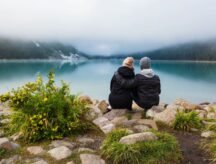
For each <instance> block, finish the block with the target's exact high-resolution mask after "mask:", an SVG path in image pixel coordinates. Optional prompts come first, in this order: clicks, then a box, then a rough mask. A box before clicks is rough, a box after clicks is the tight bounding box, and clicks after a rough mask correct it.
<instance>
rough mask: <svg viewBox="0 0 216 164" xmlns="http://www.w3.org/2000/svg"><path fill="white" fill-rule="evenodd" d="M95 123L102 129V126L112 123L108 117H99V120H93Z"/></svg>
mask: <svg viewBox="0 0 216 164" xmlns="http://www.w3.org/2000/svg"><path fill="white" fill-rule="evenodd" d="M93 123H94V124H95V125H97V126H99V127H102V126H104V125H107V124H108V123H110V121H109V120H108V119H107V118H106V117H99V118H97V119H95V120H93Z"/></svg>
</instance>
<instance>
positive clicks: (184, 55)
mask: <svg viewBox="0 0 216 164" xmlns="http://www.w3.org/2000/svg"><path fill="white" fill-rule="evenodd" d="M128 56H133V57H134V58H137V59H140V58H141V57H143V56H148V57H150V58H151V59H153V60H194V61H212V60H216V39H213V40H208V41H202V42H191V43H185V44H180V45H175V46H170V47H165V48H161V49H157V50H154V51H149V52H139V53H132V54H128Z"/></svg>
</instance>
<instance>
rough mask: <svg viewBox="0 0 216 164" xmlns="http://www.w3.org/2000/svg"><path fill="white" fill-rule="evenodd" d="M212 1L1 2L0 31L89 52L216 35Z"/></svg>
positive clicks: (118, 50)
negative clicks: (71, 45)
mask: <svg viewBox="0 0 216 164" xmlns="http://www.w3.org/2000/svg"><path fill="white" fill-rule="evenodd" d="M215 6H216V1H215V0H181V1H177V0H163V1H162V0H61V1H60V0H37V1H36V0H18V1H14V0H0V35H1V36H9V37H18V38H24V39H37V40H48V41H50V40H58V41H62V42H66V43H70V44H73V45H75V46H77V47H78V48H80V50H82V51H84V52H87V53H92V54H105V55H106V54H112V53H126V52H134V51H147V50H151V49H155V48H158V47H162V46H167V45H170V44H176V43H182V42H188V41H193V40H201V39H208V38H213V37H216V10H215Z"/></svg>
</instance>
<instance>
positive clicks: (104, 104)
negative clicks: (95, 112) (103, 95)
mask: <svg viewBox="0 0 216 164" xmlns="http://www.w3.org/2000/svg"><path fill="white" fill-rule="evenodd" d="M108 106H109V104H108V103H107V102H106V101H105V100H102V101H101V102H100V103H99V104H98V106H97V107H98V108H99V109H100V110H101V112H102V113H106V112H107V108H108Z"/></svg>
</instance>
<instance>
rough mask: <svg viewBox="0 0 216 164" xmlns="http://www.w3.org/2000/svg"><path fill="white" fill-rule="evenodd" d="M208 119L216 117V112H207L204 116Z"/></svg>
mask: <svg viewBox="0 0 216 164" xmlns="http://www.w3.org/2000/svg"><path fill="white" fill-rule="evenodd" d="M206 117H207V118H208V119H216V113H214V112H209V113H208V114H207V116H206Z"/></svg>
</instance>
